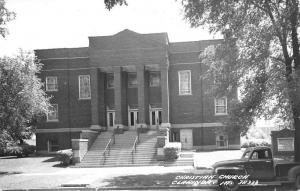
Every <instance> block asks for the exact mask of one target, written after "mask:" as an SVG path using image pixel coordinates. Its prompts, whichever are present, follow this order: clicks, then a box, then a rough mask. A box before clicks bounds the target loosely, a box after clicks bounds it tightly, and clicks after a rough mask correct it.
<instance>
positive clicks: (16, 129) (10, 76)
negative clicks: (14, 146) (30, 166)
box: [0, 51, 49, 141]
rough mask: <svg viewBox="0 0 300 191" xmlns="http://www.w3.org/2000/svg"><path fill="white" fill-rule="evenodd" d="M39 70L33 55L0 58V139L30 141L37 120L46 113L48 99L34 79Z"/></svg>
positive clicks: (37, 80)
mask: <svg viewBox="0 0 300 191" xmlns="http://www.w3.org/2000/svg"><path fill="white" fill-rule="evenodd" d="M40 69H41V64H39V63H38V62H36V61H35V59H34V56H33V54H32V53H25V52H22V51H20V54H19V55H17V56H14V57H3V58H0V137H1V139H5V140H11V141H19V140H20V141H22V140H23V139H25V138H29V137H30V136H31V135H32V133H33V132H34V130H35V122H36V119H37V117H38V116H40V115H43V114H44V113H46V112H47V111H48V107H49V99H48V98H47V97H46V94H45V92H44V91H43V90H42V83H41V81H40V79H39V78H38V77H37V73H39V71H40ZM2 141H3V140H2Z"/></svg>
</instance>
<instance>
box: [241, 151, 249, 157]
mask: <svg viewBox="0 0 300 191" xmlns="http://www.w3.org/2000/svg"><path fill="white" fill-rule="evenodd" d="M249 157H250V151H247V152H245V153H244V154H243V156H242V159H248V158H249Z"/></svg>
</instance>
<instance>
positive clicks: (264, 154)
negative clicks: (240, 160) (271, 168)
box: [251, 150, 271, 160]
mask: <svg viewBox="0 0 300 191" xmlns="http://www.w3.org/2000/svg"><path fill="white" fill-rule="evenodd" d="M269 158H271V156H270V153H269V151H268V150H258V151H254V152H253V154H252V156H251V159H252V160H259V159H269Z"/></svg>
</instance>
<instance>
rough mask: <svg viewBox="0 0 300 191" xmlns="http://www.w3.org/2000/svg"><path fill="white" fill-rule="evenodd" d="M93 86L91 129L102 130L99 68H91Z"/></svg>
mask: <svg viewBox="0 0 300 191" xmlns="http://www.w3.org/2000/svg"><path fill="white" fill-rule="evenodd" d="M90 76H91V78H90V79H91V81H90V86H91V120H92V121H91V127H90V128H91V129H93V130H102V129H103V127H101V126H100V123H99V89H98V87H99V71H98V68H91V69H90Z"/></svg>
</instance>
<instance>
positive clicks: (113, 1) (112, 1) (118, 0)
mask: <svg viewBox="0 0 300 191" xmlns="http://www.w3.org/2000/svg"><path fill="white" fill-rule="evenodd" d="M104 4H105V8H106V9H108V10H111V9H112V8H113V7H114V6H116V5H121V6H122V5H127V1H126V0H104Z"/></svg>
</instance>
